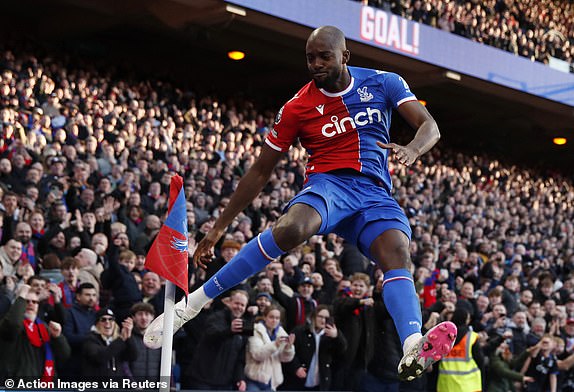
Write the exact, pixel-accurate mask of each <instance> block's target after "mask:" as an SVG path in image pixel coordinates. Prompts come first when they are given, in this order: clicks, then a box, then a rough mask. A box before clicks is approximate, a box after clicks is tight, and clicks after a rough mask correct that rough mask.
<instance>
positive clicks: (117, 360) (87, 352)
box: [82, 332, 137, 380]
mask: <svg viewBox="0 0 574 392" xmlns="http://www.w3.org/2000/svg"><path fill="white" fill-rule="evenodd" d="M136 357H137V349H136V345H135V341H134V338H133V337H130V338H129V339H127V340H125V341H124V340H122V339H120V338H117V339H115V340H114V341H113V342H111V343H110V344H109V345H108V344H106V342H105V341H104V339H103V338H102V335H100V334H99V333H97V332H90V333H89V334H88V336H87V338H86V341H85V342H84V346H83V362H82V376H84V377H86V379H90V380H108V379H109V378H118V377H119V378H125V377H127V376H128V375H129V373H128V371H127V370H128V369H126V368H125V367H124V365H123V364H124V362H131V361H134V360H135V359H136Z"/></svg>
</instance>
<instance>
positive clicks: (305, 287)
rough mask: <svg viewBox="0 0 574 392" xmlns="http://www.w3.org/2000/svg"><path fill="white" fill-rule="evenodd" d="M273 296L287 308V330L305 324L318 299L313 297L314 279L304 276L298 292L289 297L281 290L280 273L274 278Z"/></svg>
mask: <svg viewBox="0 0 574 392" xmlns="http://www.w3.org/2000/svg"><path fill="white" fill-rule="evenodd" d="M273 292H274V293H273V298H274V299H275V300H277V302H279V304H280V305H281V306H282V307H283V308H284V309H285V310H286V313H287V315H286V318H287V331H292V330H293V328H295V327H296V326H298V325H304V324H305V323H306V322H308V321H309V320H310V319H309V318H310V317H311V313H312V312H313V309H315V308H316V307H317V301H315V300H314V299H313V280H311V278H304V279H303V280H302V281H301V282H300V283H299V285H298V287H297V294H295V295H294V296H293V297H288V296H287V295H286V294H285V293H283V291H282V290H281V286H280V284H279V275H276V276H275V277H274V279H273Z"/></svg>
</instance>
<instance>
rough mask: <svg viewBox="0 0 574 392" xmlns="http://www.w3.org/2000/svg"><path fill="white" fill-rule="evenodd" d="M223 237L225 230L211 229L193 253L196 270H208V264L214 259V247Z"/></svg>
mask: <svg viewBox="0 0 574 392" xmlns="http://www.w3.org/2000/svg"><path fill="white" fill-rule="evenodd" d="M222 235H223V230H216V229H211V230H209V231H208V232H207V234H206V235H205V237H203V239H202V240H201V241H200V242H199V244H197V249H195V252H193V265H194V266H195V268H197V267H201V268H203V269H205V268H207V263H210V262H211V260H212V259H213V247H214V246H215V244H216V243H217V241H219V239H220V238H221V236H222Z"/></svg>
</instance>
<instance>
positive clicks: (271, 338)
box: [245, 305, 295, 391]
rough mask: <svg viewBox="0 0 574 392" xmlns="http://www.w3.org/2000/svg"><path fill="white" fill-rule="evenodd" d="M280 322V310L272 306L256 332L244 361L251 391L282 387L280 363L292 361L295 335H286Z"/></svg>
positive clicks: (255, 328) (265, 312) (265, 311)
mask: <svg viewBox="0 0 574 392" xmlns="http://www.w3.org/2000/svg"><path fill="white" fill-rule="evenodd" d="M280 322H281V311H280V309H279V308H278V307H276V306H273V305H270V306H268V307H267V308H265V310H264V311H263V319H262V320H261V321H260V322H258V323H256V324H255V326H254V328H253V336H251V337H250V338H249V341H248V344H247V357H246V359H245V376H246V380H247V390H248V391H269V390H273V391H274V390H276V389H277V387H278V386H279V385H281V384H282V383H283V370H282V369H281V363H282V362H290V361H291V360H292V359H293V356H294V355H295V348H294V346H293V342H294V340H295V335H287V332H285V330H284V329H283V327H281V325H280Z"/></svg>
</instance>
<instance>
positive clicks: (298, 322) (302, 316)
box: [295, 297, 317, 325]
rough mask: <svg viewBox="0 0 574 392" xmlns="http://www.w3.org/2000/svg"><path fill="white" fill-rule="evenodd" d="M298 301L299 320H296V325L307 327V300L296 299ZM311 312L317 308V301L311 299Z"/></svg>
mask: <svg viewBox="0 0 574 392" xmlns="http://www.w3.org/2000/svg"><path fill="white" fill-rule="evenodd" d="M295 299H296V300H297V319H296V320H295V325H305V323H306V322H307V316H306V314H305V298H303V297H296V298H295ZM310 302H311V310H313V309H315V308H316V307H317V301H315V300H314V299H311V301H310Z"/></svg>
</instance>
